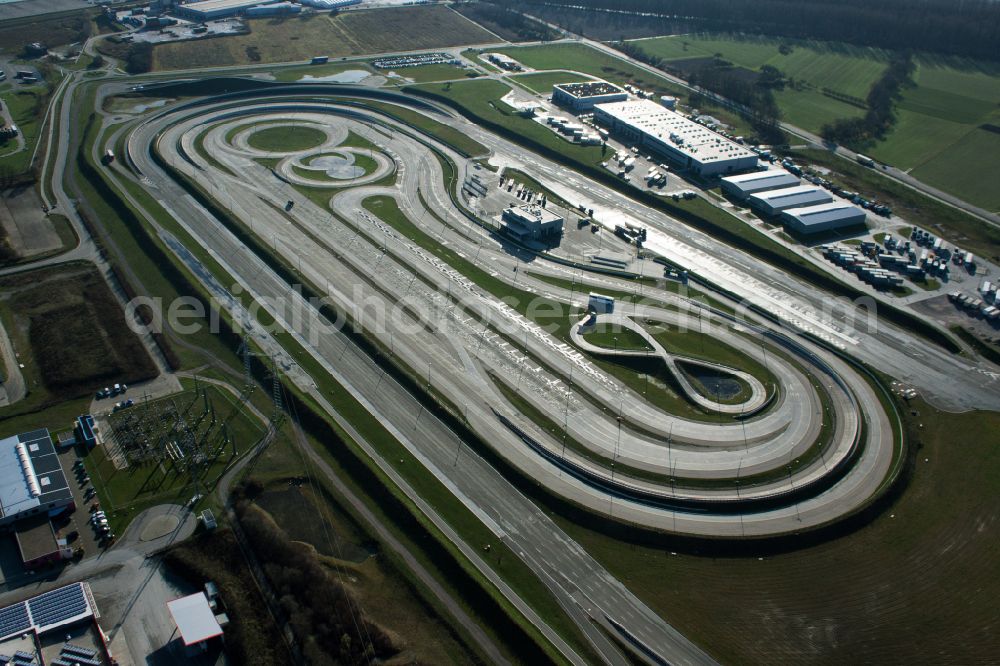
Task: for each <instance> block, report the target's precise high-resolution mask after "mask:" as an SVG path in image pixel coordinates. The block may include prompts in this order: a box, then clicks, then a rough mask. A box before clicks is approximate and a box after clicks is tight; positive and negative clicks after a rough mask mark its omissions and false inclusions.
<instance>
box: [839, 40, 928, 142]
mask: <svg viewBox="0 0 1000 666" xmlns="http://www.w3.org/2000/svg"><path fill="white" fill-rule="evenodd" d="M914 68H915V65H914V63H913V56H912V55H911V54H910V53H899V54H896V55H895V56H893V58H892V60H891V61H890V62H889V66H888V67H887V68H886V70H885V72H883V74H882V76H881V77H880V78H879V79H878V81H876V82H875V83H874V84H872V87H871V89H870V90H869V91H868V97H867V98H866V99H865V102H866V103H867V106H868V110H867V111H866V112H865V115H864V116H862V117H860V118H839V119H837V120H835V121H833V122H831V123H827V124H826V125H824V126H823V128H822V130H821V131H820V134H821V135H822V137H823V138H824V139H826V140H827V141H832V142H833V143H842V144H845V145H848V146H852V147H854V148H861V147H864V146H868V145H871V144H872V143H874V142H875V141H877V140H879V139H882V138H884V137H885V135H886V132H888V131H889V129H891V128H892V126H893V124H894V123H895V122H896V111H895V108H896V101H897V100H898V99H899V97H900V93H901V92H902V90H903V88H904V87H907V86H911V85H913V79H912V77H913V70H914Z"/></svg>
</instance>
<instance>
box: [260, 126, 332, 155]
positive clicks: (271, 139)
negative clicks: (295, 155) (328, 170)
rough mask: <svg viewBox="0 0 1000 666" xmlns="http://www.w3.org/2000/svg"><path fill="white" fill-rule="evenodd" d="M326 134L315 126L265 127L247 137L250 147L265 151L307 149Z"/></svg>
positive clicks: (317, 143) (323, 139)
mask: <svg viewBox="0 0 1000 666" xmlns="http://www.w3.org/2000/svg"><path fill="white" fill-rule="evenodd" d="M324 141H326V134H324V133H323V131H322V130H319V129H316V128H315V127H306V126H304V125H293V126H291V127H265V128H264V129H262V130H259V131H257V132H254V133H253V134H251V135H250V136H249V137H247V143H248V144H250V147H251V148H256V149H257V150H264V151H267V152H288V151H293V150H309V149H310V148H315V147H317V146H320V145H322V144H323V142H324Z"/></svg>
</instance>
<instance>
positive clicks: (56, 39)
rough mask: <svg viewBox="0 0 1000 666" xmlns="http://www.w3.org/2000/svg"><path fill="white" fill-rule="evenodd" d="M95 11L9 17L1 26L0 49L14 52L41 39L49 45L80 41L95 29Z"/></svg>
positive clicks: (15, 53)
mask: <svg viewBox="0 0 1000 666" xmlns="http://www.w3.org/2000/svg"><path fill="white" fill-rule="evenodd" d="M96 14H97V12H91V11H86V12H84V11H81V12H77V13H74V14H70V15H66V14H64V13H61V14H59V15H56V16H46V15H44V14H41V15H38V16H26V17H24V18H16V19H9V20H6V21H3V23H2V25H0V52H2V53H4V54H5V55H17V54H19V53H21V51H22V49H24V47H25V46H26V45H28V44H30V43H31V42H43V43H45V44H46V45H47V46H49V47H53V46H63V45H65V44H73V43H75V42H82V41H84V40H86V39H87V38H88V37H89V36H90V35H92V34H94V33H96V32H98V31H97V30H96V29H95V27H94V25H93V23H92V18H93V16H95V15H96Z"/></svg>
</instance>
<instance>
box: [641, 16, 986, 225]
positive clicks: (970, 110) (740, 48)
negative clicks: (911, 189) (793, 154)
mask: <svg viewBox="0 0 1000 666" xmlns="http://www.w3.org/2000/svg"><path fill="white" fill-rule="evenodd" d="M633 44H636V45H638V46H639V47H641V48H642V49H643V50H644V51H645V52H647V53H649V54H650V55H654V56H659V57H661V58H663V59H664V60H666V61H668V62H670V64H671V65H673V66H676V67H680V68H683V64H684V63H685V62H686V61H694V60H698V59H704V58H710V57H713V56H715V55H716V54H719V55H720V56H721V57H722V58H724V59H725V60H728V61H730V62H732V63H734V64H735V65H737V66H739V67H743V68H746V69H747V70H750V71H757V70H759V69H760V67H762V66H764V65H772V66H774V67H777V68H778V69H779V70H781V71H782V72H784V74H785V75H786V76H787V77H788V78H789V80H790V84H791V85H789V86H786V88H785V89H784V90H780V91H776V92H775V98H776V99H777V101H778V104H779V106H780V107H781V110H782V112H783V114H784V118H783V119H784V120H786V121H788V122H790V123H792V124H793V125H797V126H799V127H802V128H803V129H806V130H809V131H812V132H818V131H819V130H820V129H821V128H822V126H823V125H824V124H826V123H828V122H831V121H833V120H836V119H837V118H848V117H856V116H860V115H861V114H863V113H864V110H863V109H862V108H860V107H858V106H857V105H853V104H850V103H848V102H844V101H841V100H838V99H834V98H833V97H830V96H828V95H825V94H823V90H822V89H823V88H829V89H831V90H834V91H836V92H837V93H841V94H843V95H849V96H851V97H856V98H860V99H863V98H864V97H865V96H866V95H867V94H868V90H869V89H870V88H871V85H872V84H873V83H874V82H875V81H876V80H877V79H878V77H879V76H880V75H881V73H882V71H883V70H884V69H885V66H886V60H887V54H886V53H885V52H882V51H880V50H878V49H873V48H863V47H856V46H851V45H846V44H832V43H826V42H798V41H794V40H791V41H788V40H786V41H782V40H777V39H771V38H764V37H756V36H750V35H739V36H723V35H675V36H671V37H656V38H653V39H642V40H637V41H635V42H633ZM782 45H787V46H789V47H790V51H789V52H788V53H787V54H782V53H781V51H779V48H780V47H781V46H782ZM916 64H917V69H916V72H915V73H914V77H913V78H914V83H915V85H914V86H912V87H910V88H907V89H904V91H903V93H902V98H901V100H900V101H899V103H898V104H897V107H896V116H897V121H896V124H895V126H894V127H893V129H892V130H891V131H890V132H889V134H888V136H887V137H886V138H885V139H884V140H883V141H881V142H879V143H878V144H877V145H875V146H873V147H871V148H866V149H865V151H866V152H867V153H869V154H871V155H872V156H873V157H875V158H876V159H878V160H880V161H883V162H886V163H887V164H890V165H892V166H895V167H897V168H899V169H902V170H904V171H908V172H909V173H910V174H911V175H913V176H914V177H915V178H918V179H920V180H922V181H924V182H926V183H927V184H929V185H932V186H935V187H938V188H940V189H942V190H945V191H947V192H950V193H952V194H955V195H956V196H959V197H961V198H963V199H965V200H967V201H969V202H970V203H973V204H975V205H978V206H981V207H983V208H986V209H988V210H991V211H998V210H1000V192H998V191H997V189H996V188H995V187H993V186H992V184H993V183H995V182H996V181H997V179H998V178H1000V158H998V157H997V155H998V154H1000V153H998V149H1000V108H998V105H1000V66H997V65H990V64H987V63H977V62H970V61H964V60H958V59H952V60H949V59H943V60H942V59H933V58H931V57H930V56H918V57H917V58H916ZM970 172H975V173H977V174H979V176H980V177H977V178H969V177H968V174H969V173H970Z"/></svg>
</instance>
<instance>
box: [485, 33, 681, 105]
mask: <svg viewBox="0 0 1000 666" xmlns="http://www.w3.org/2000/svg"><path fill="white" fill-rule="evenodd" d="M497 50H498V52H500V53H506V54H507V55H509V56H510V57H512V58H515V59H516V60H518V61H519V62H520V63H521V64H523V65H525V66H527V67H531V68H532V69H542V70H546V69H564V70H567V71H571V72H580V73H582V74H589V75H590V76H596V77H599V78H602V79H605V80H607V81H611V82H612V83H631V84H633V85H637V86H639V87H641V88H643V89H650V90H656V91H658V92H662V93H663V94H674V95H677V94H683V93H684V91H683V90H682V89H680V88H678V87H677V86H676V85H674V84H673V83H671V82H670V81H668V80H667V79H665V78H663V77H660V76H656V75H655V74H650V73H648V72H646V71H643V70H641V69H639V68H638V67H635V66H634V65H631V64H629V63H628V62H625V61H624V60H622V59H620V58H616V57H614V56H611V55H608V54H607V53H604V52H603V51H598V50H597V49H594V48H591V47H589V46H585V45H583V44H543V45H540V46H520V47H518V46H515V47H511V48H505V49H497Z"/></svg>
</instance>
